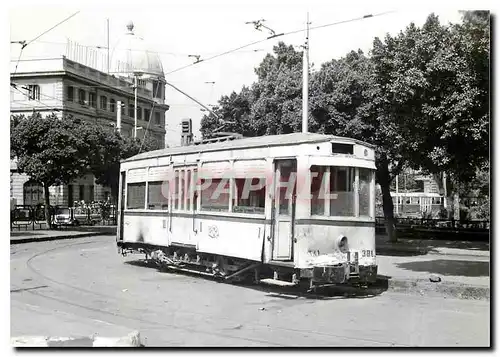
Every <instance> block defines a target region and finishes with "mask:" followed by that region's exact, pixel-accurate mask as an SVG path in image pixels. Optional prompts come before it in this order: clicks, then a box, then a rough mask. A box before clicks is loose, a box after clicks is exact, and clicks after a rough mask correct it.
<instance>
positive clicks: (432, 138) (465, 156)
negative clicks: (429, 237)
mask: <svg viewBox="0 0 500 357" xmlns="http://www.w3.org/2000/svg"><path fill="white" fill-rule="evenodd" d="M468 18H469V20H467V19H468ZM488 33H489V24H488V21H487V19H485V14H484V13H480V15H478V16H476V15H473V14H470V13H466V15H465V16H464V23H463V24H460V25H453V26H443V25H441V24H440V23H439V19H438V18H437V17H436V16H434V15H430V16H429V17H428V19H427V21H426V23H425V24H424V25H423V27H422V28H421V29H419V28H417V27H415V25H414V24H411V25H410V26H408V27H407V29H406V31H405V32H401V33H400V34H399V35H397V36H395V37H391V36H386V38H385V42H382V41H380V40H379V39H375V41H374V47H373V51H372V61H373V63H374V66H375V72H376V83H377V85H378V88H380V94H381V98H382V101H381V111H382V112H384V113H385V114H386V115H390V116H392V119H391V122H393V124H394V125H395V127H396V128H397V131H398V132H399V133H400V135H401V136H402V137H403V138H407V141H408V139H409V140H411V142H408V145H404V146H403V147H402V148H401V149H402V150H401V153H402V156H403V157H404V158H405V162H407V163H408V164H409V165H410V166H411V167H412V168H414V169H422V170H423V171H424V172H426V173H430V174H440V173H441V172H447V173H448V177H449V178H450V179H451V180H450V181H449V184H448V188H451V190H450V191H454V192H455V193H457V192H458V191H459V183H460V182H466V181H469V180H471V179H472V177H473V176H474V174H475V172H476V168H477V167H478V166H481V165H483V164H484V162H485V161H486V160H488V148H489V140H488V129H489V128H488V123H489V106H488V104H489V102H488V95H489V91H488V89H489V79H488V72H489V49H488V36H487V35H488ZM457 208H458V205H457Z"/></svg>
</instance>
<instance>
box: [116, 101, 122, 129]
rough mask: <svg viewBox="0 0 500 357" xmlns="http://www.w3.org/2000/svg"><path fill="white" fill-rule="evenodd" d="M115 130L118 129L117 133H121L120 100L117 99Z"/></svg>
mask: <svg viewBox="0 0 500 357" xmlns="http://www.w3.org/2000/svg"><path fill="white" fill-rule="evenodd" d="M116 105H117V106H116V130H118V134H121V130H122V102H121V101H120V100H118V101H117V102H116Z"/></svg>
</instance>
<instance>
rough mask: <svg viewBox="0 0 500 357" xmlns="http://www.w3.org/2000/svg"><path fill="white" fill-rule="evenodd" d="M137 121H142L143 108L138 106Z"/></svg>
mask: <svg viewBox="0 0 500 357" xmlns="http://www.w3.org/2000/svg"><path fill="white" fill-rule="evenodd" d="M137 119H138V120H142V108H141V107H139V106H137Z"/></svg>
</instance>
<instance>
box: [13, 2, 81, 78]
mask: <svg viewBox="0 0 500 357" xmlns="http://www.w3.org/2000/svg"><path fill="white" fill-rule="evenodd" d="M79 12H80V10H78V11H77V12H75V13H74V14H72V15H70V16H68V17H67V18H65V19H64V20H62V21H60V22H58V23H57V24H55V25H54V26H52V27H51V28H50V29H48V30H46V31H44V32H42V33H41V34H40V35H38V36H36V37H35V38H34V39H32V40H30V41H28V42H25V41H22V42H21V43H22V46H21V51H20V52H19V57H18V59H17V63H16V68H15V70H14V74H16V73H17V66H18V65H19V61H20V60H21V55H22V53H23V50H24V48H25V47H26V46H28V45H29V44H30V43H33V42H34V41H36V40H38V39H39V38H40V37H42V36H43V35H45V34H46V33H48V32H49V31H52V30H53V29H55V28H56V27H57V26H59V25H61V24H63V23H64V22H66V21H68V20H69V19H71V18H72V17H73V16H75V15H76V14H78V13H79Z"/></svg>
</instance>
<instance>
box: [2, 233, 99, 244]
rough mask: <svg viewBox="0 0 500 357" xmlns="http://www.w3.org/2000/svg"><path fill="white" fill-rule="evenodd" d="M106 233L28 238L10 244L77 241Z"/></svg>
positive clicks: (15, 240) (12, 240) (12, 241)
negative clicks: (77, 239)
mask: <svg viewBox="0 0 500 357" xmlns="http://www.w3.org/2000/svg"><path fill="white" fill-rule="evenodd" d="M104 234H106V232H86V233H78V234H72V235H60V236H47V237H27V238H18V239H12V238H11V239H10V244H22V243H32V242H47V241H52V240H63V239H76V238H86V237H94V236H100V235H104Z"/></svg>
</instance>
